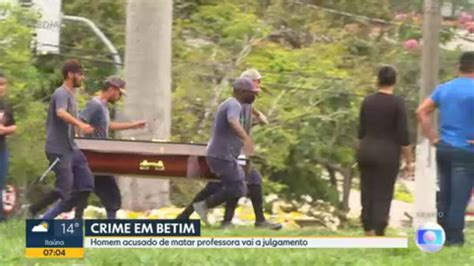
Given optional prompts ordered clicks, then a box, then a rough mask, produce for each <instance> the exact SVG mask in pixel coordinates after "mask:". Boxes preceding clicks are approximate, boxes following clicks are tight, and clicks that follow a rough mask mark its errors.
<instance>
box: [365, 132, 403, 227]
mask: <svg viewBox="0 0 474 266" xmlns="http://www.w3.org/2000/svg"><path fill="white" fill-rule="evenodd" d="M361 144H362V145H361V149H360V150H359V153H358V166H359V171H360V190H361V205H362V212H361V222H362V226H363V228H364V231H371V230H374V231H375V234H376V235H378V236H383V235H384V234H385V228H386V227H387V225H388V221H389V214H390V205H391V203H392V199H393V192H394V187H395V181H396V179H397V175H398V170H399V167H400V146H396V145H394V144H393V143H390V142H387V141H373V140H371V141H365V142H363V143H361Z"/></svg>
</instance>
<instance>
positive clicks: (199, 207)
mask: <svg viewBox="0 0 474 266" xmlns="http://www.w3.org/2000/svg"><path fill="white" fill-rule="evenodd" d="M193 208H194V211H195V212H196V213H197V214H198V215H199V218H201V220H202V221H203V222H204V223H205V224H207V225H208V224H209V220H207V214H208V213H209V208H207V206H206V202H205V201H200V202H196V203H194V204H193Z"/></svg>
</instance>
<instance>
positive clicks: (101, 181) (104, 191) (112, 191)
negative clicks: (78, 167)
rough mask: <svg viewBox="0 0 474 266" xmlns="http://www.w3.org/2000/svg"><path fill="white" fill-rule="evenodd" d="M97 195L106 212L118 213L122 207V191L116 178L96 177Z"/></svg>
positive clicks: (95, 190)
mask: <svg viewBox="0 0 474 266" xmlns="http://www.w3.org/2000/svg"><path fill="white" fill-rule="evenodd" d="M94 178H95V189H94V192H95V194H96V195H97V196H98V197H99V199H100V201H101V202H102V205H104V208H105V209H106V210H111V211H117V210H119V209H120V207H121V206H122V197H121V195H120V189H119V186H118V184H117V181H116V180H115V177H114V176H95V177H94Z"/></svg>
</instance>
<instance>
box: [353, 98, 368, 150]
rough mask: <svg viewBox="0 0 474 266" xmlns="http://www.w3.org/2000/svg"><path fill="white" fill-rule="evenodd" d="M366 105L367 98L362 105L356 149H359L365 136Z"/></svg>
mask: <svg viewBox="0 0 474 266" xmlns="http://www.w3.org/2000/svg"><path fill="white" fill-rule="evenodd" d="M364 105H365V100H364V101H363V102H362V104H361V106H360V111H359V128H358V129H357V139H358V140H357V142H356V144H355V149H356V150H358V149H359V147H360V141H361V140H362V139H363V138H364V136H365V131H366V129H365V123H364V120H365V113H364Z"/></svg>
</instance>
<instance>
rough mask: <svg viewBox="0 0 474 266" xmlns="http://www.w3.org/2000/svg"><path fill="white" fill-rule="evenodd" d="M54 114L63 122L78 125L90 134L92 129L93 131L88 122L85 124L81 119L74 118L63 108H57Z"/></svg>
mask: <svg viewBox="0 0 474 266" xmlns="http://www.w3.org/2000/svg"><path fill="white" fill-rule="evenodd" d="M56 115H57V116H58V117H59V118H61V119H62V120H63V121H64V122H66V123H68V124H71V125H73V126H76V127H78V128H79V129H80V130H81V131H83V132H84V133H86V134H90V133H92V131H94V130H93V128H92V127H91V126H90V125H89V124H86V123H84V122H82V121H81V120H79V119H77V118H75V117H74V116H72V115H71V114H70V113H68V112H67V111H66V110H65V109H63V108H59V109H57V110H56Z"/></svg>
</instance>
